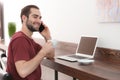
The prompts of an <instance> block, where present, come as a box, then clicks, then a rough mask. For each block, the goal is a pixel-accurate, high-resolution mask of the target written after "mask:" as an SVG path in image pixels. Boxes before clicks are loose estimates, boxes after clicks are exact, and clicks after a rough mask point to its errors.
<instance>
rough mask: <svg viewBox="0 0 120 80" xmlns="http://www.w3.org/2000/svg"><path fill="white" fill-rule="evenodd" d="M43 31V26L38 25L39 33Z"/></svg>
mask: <svg viewBox="0 0 120 80" xmlns="http://www.w3.org/2000/svg"><path fill="white" fill-rule="evenodd" d="M44 29H45V27H44V26H43V24H41V25H40V28H39V31H40V32H42V31H43V30H44Z"/></svg>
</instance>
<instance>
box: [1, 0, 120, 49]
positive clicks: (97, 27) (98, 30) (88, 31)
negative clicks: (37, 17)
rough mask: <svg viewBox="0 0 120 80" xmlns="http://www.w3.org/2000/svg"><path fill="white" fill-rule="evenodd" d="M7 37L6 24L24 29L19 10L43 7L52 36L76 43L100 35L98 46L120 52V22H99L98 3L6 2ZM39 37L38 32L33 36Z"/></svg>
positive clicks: (75, 0)
mask: <svg viewBox="0 0 120 80" xmlns="http://www.w3.org/2000/svg"><path fill="white" fill-rule="evenodd" d="M3 2H4V18H5V19H4V20H5V32H6V34H5V36H6V42H7V41H8V39H9V37H8V33H7V25H8V22H10V21H13V22H16V23H17V31H18V30H20V28H21V21H20V10H21V8H23V7H24V6H25V5H27V4H36V5H37V6H39V7H40V9H41V12H42V16H43V21H44V22H45V23H46V24H47V25H48V26H49V28H50V30H51V34H52V37H53V38H54V39H57V40H62V41H68V42H75V43H77V42H78V41H79V39H80V37H81V35H89V36H98V37H99V41H98V46H99V47H106V48H114V49H120V36H119V34H120V23H99V21H98V17H97V7H96V0H3ZM36 35H37V36H39V34H37V33H35V34H34V37H36ZM40 37H41V36H40Z"/></svg>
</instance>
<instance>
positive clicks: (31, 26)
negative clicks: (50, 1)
mask: <svg viewBox="0 0 120 80" xmlns="http://www.w3.org/2000/svg"><path fill="white" fill-rule="evenodd" d="M26 26H27V28H28V29H29V30H30V31H31V32H35V31H37V30H36V29H35V28H34V27H33V25H32V24H30V23H29V21H28V20H27V22H26Z"/></svg>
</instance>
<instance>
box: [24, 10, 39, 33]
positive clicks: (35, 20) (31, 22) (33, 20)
mask: <svg viewBox="0 0 120 80" xmlns="http://www.w3.org/2000/svg"><path fill="white" fill-rule="evenodd" d="M40 24H41V14H40V12H39V10H38V9H35V8H31V10H30V14H29V16H28V18H27V20H26V26H27V27H28V29H29V30H30V31H31V32H34V31H38V30H39V27H40Z"/></svg>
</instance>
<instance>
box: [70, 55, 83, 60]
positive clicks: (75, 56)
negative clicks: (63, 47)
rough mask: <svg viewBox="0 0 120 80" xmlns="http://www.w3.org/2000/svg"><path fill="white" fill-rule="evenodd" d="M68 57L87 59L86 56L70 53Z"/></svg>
mask: <svg viewBox="0 0 120 80" xmlns="http://www.w3.org/2000/svg"><path fill="white" fill-rule="evenodd" d="M68 57H72V58H76V59H85V57H82V56H77V55H70V56H68Z"/></svg>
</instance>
